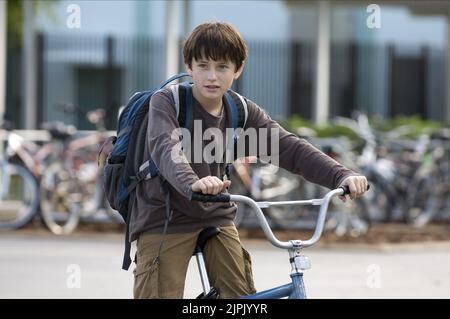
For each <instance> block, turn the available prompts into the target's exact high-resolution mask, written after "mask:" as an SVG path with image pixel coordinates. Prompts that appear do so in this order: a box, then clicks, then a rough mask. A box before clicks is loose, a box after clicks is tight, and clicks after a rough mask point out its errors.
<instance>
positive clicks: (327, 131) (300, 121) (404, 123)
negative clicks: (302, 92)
mask: <svg viewBox="0 0 450 319" xmlns="http://www.w3.org/2000/svg"><path fill="white" fill-rule="evenodd" d="M370 125H371V126H372V127H373V128H374V129H376V130H379V131H382V132H389V131H393V130H398V132H402V133H401V135H402V137H404V138H416V137H417V136H418V135H420V134H422V133H434V132H437V131H439V130H440V129H441V128H442V125H441V124H440V123H439V122H436V121H429V120H423V119H422V118H421V117H420V116H398V117H395V118H392V119H388V120H381V119H379V118H371V119H370ZM301 127H306V128H309V129H312V130H314V131H315V132H316V134H317V137H339V136H345V137H348V138H349V139H350V140H353V141H355V140H358V139H359V138H358V136H357V134H356V133H355V132H353V131H352V130H351V129H350V128H348V127H345V126H340V125H335V124H332V123H327V124H325V125H320V126H319V125H316V124H314V123H312V122H310V121H308V120H306V119H304V118H302V117H300V116H298V115H293V116H292V117H291V118H289V119H288V120H287V121H286V129H288V130H289V131H291V132H293V133H297V130H298V129H299V128H301Z"/></svg>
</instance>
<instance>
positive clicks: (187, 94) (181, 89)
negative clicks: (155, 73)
mask: <svg viewBox="0 0 450 319" xmlns="http://www.w3.org/2000/svg"><path fill="white" fill-rule="evenodd" d="M170 88H171V90H172V95H173V99H174V101H175V110H176V112H177V118H178V124H179V125H180V127H184V128H187V129H188V130H189V131H191V130H192V123H193V111H192V107H193V106H192V104H193V102H192V101H193V97H192V87H191V85H190V84H189V83H187V82H183V83H180V84H176V85H172V86H171V87H170Z"/></svg>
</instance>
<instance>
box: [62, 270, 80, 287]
mask: <svg viewBox="0 0 450 319" xmlns="http://www.w3.org/2000/svg"><path fill="white" fill-rule="evenodd" d="M66 273H68V274H69V275H68V276H67V279H66V286H67V288H69V289H73V288H78V289H79V288H81V267H80V265H78V264H70V265H68V266H67V269H66Z"/></svg>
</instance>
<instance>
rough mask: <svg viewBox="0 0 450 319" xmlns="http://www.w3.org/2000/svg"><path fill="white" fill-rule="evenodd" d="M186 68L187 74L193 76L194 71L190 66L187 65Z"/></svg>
mask: <svg viewBox="0 0 450 319" xmlns="http://www.w3.org/2000/svg"><path fill="white" fill-rule="evenodd" d="M184 67H185V68H186V71H187V73H188V74H189V75H190V76H192V69H191V68H190V67H189V65H187V64H185V65H184Z"/></svg>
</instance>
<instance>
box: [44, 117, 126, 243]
mask: <svg viewBox="0 0 450 319" xmlns="http://www.w3.org/2000/svg"><path fill="white" fill-rule="evenodd" d="M86 117H87V118H88V120H89V121H90V122H91V123H92V124H95V125H96V127H97V130H96V131H95V132H94V133H92V134H88V135H86V136H80V137H75V138H72V135H73V134H66V135H64V136H62V137H61V138H60V139H59V141H60V142H59V143H58V144H57V147H56V148H55V152H54V154H53V161H52V163H51V164H50V165H49V166H48V167H47V168H46V170H45V171H44V173H43V176H42V179H41V183H40V191H41V214H42V217H43V219H44V221H45V223H46V225H47V227H48V228H49V229H50V231H51V232H53V233H54V234H57V235H65V234H70V233H72V232H73V231H74V230H75V228H76V227H77V226H78V224H79V222H80V219H84V220H94V219H102V220H113V221H119V220H120V219H119V215H118V213H116V212H115V211H113V210H112V208H111V207H110V206H109V205H108V204H107V201H106V199H105V196H104V192H103V187H102V174H101V170H100V168H99V167H98V165H97V154H98V148H99V145H101V144H102V143H103V142H104V141H105V140H106V139H107V137H108V132H107V131H106V129H105V127H104V123H103V119H104V117H105V111H104V110H103V109H97V110H94V111H90V112H88V113H87V114H86ZM49 130H50V131H51V132H52V131H53V130H52V128H49ZM99 213H101V214H99Z"/></svg>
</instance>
